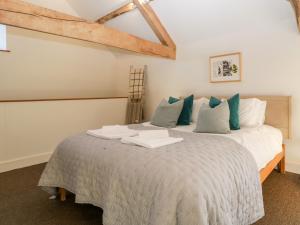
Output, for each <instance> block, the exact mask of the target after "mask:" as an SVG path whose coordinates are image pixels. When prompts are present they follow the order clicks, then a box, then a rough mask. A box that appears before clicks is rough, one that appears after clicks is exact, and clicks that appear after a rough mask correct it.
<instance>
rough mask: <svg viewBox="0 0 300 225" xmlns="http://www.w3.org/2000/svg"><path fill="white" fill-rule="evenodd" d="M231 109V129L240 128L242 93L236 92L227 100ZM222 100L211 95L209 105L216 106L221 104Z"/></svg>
mask: <svg viewBox="0 0 300 225" xmlns="http://www.w3.org/2000/svg"><path fill="white" fill-rule="evenodd" d="M227 101H228V105H229V110H230V120H229V124H230V129H231V130H239V129H240V113H239V110H240V94H236V95H234V96H232V97H231V98H230V99H228V100H227ZM221 102H222V101H221V100H220V99H218V98H216V97H211V98H210V100H209V106H210V107H211V108H215V107H216V106H218V105H220V104H221Z"/></svg>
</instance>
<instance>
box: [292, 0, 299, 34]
mask: <svg viewBox="0 0 300 225" xmlns="http://www.w3.org/2000/svg"><path fill="white" fill-rule="evenodd" d="M291 2H292V4H293V6H294V9H295V12H296V18H297V24H298V28H299V30H300V0H291Z"/></svg>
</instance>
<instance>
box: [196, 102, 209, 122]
mask: <svg viewBox="0 0 300 225" xmlns="http://www.w3.org/2000/svg"><path fill="white" fill-rule="evenodd" d="M208 103H209V100H208V99H207V98H204V97H203V98H200V99H195V100H194V103H193V112H192V122H197V119H198V114H199V111H200V108H201V107H202V105H203V104H208Z"/></svg>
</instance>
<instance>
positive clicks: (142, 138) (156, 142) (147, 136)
mask: <svg viewBox="0 0 300 225" xmlns="http://www.w3.org/2000/svg"><path fill="white" fill-rule="evenodd" d="M181 141H183V138H174V137H169V132H168V130H151V131H140V132H139V135H138V136H134V137H124V138H122V139H121V142H122V143H124V144H134V145H139V146H142V147H145V148H151V149H152V148H159V147H163V146H166V145H170V144H175V143H178V142H181Z"/></svg>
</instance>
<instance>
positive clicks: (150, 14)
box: [133, 0, 176, 49]
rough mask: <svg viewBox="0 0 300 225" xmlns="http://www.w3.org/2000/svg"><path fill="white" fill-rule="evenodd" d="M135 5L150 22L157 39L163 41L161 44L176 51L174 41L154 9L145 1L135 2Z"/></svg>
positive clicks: (136, 0) (138, 0)
mask: <svg viewBox="0 0 300 225" xmlns="http://www.w3.org/2000/svg"><path fill="white" fill-rule="evenodd" d="M133 3H134V4H135V5H136V6H137V8H138V9H139V10H140V12H141V14H142V15H143V17H144V18H145V20H146V21H147V22H148V24H149V25H150V27H151V28H152V30H153V32H154V33H155V34H156V36H157V38H158V39H159V40H160V41H161V43H162V44H163V45H166V46H168V47H170V48H173V49H176V45H175V43H174V41H173V40H172V38H171V36H170V35H169V34H168V32H167V30H166V29H165V27H164V26H163V25H162V23H161V22H160V20H159V18H158V16H157V15H156V13H155V12H154V11H153V9H152V7H151V6H150V5H149V4H144V3H143V0H133Z"/></svg>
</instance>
